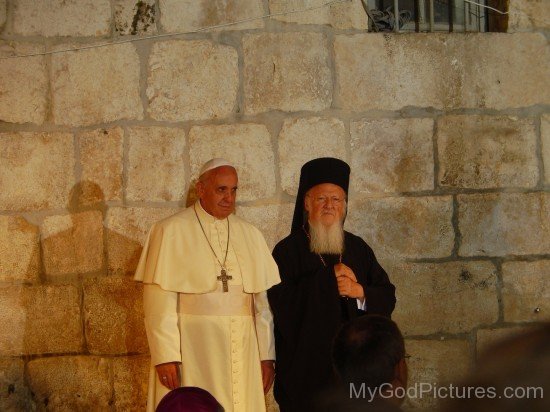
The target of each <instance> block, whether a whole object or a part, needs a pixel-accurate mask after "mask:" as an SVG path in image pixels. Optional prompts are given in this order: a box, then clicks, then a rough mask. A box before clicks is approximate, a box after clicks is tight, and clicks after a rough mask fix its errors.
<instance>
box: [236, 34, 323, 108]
mask: <svg viewBox="0 0 550 412" xmlns="http://www.w3.org/2000/svg"><path fill="white" fill-rule="evenodd" d="M243 53H244V69H243V71H244V104H245V112H246V113H250V114H254V113H260V112H266V111H269V110H284V111H290V112H295V111H300V110H323V109H326V108H328V107H330V104H331V101H332V76H331V71H330V68H329V51H328V45H327V39H326V37H325V36H324V35H323V34H320V33H311V32H301V33H262V34H250V35H245V36H244V37H243Z"/></svg>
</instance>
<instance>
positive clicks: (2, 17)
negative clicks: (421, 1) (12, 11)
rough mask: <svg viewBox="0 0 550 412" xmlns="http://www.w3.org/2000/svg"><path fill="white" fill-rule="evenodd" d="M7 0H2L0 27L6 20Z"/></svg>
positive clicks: (0, 1)
mask: <svg viewBox="0 0 550 412" xmlns="http://www.w3.org/2000/svg"><path fill="white" fill-rule="evenodd" d="M6 11H7V10H6V0H0V28H2V26H3V25H4V23H5V22H6Z"/></svg>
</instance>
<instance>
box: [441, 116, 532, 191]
mask: <svg viewBox="0 0 550 412" xmlns="http://www.w3.org/2000/svg"><path fill="white" fill-rule="evenodd" d="M536 146H537V136H536V132H535V125H534V122H533V120H532V119H517V118H513V117H507V116H494V117H493V116H447V117H444V118H442V119H441V120H440V121H439V123H438V127H437V149H438V156H439V176H438V180H439V183H440V184H441V185H442V186H450V187H463V188H472V189H483V188H495V187H510V186H512V187H533V186H535V185H536V184H537V182H538V177H539V170H538V160H537V147H536Z"/></svg>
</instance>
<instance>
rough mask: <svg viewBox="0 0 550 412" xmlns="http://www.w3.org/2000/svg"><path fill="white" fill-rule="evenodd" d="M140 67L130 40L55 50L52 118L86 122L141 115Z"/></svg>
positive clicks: (68, 122)
mask: <svg viewBox="0 0 550 412" xmlns="http://www.w3.org/2000/svg"><path fill="white" fill-rule="evenodd" d="M59 47H61V48H66V47H67V46H66V45H65V46H59ZM139 70H140V64H139V58H138V55H137V53H136V49H135V47H134V46H133V45H132V44H118V45H113V46H106V47H98V48H94V49H89V50H81V51H78V52H64V53H59V54H54V55H53V56H52V69H51V72H52V75H51V77H52V95H53V117H54V122H55V123H56V124H62V125H71V126H86V125H92V124H98V123H107V122H113V121H115V120H122V119H142V118H143V106H142V104H141V98H140V95H139Z"/></svg>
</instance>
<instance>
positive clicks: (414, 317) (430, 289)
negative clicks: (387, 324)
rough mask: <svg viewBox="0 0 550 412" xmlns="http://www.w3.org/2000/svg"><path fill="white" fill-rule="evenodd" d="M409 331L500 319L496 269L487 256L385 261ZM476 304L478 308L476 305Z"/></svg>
mask: <svg viewBox="0 0 550 412" xmlns="http://www.w3.org/2000/svg"><path fill="white" fill-rule="evenodd" d="M385 269H386V271H387V272H388V274H389V276H390V279H391V281H392V283H393V284H394V285H395V288H396V297H397V301H398V302H399V304H398V305H397V306H396V309H395V311H394V313H393V316H392V318H393V319H394V320H395V322H397V324H398V325H400V327H401V331H402V332H403V333H404V334H405V335H429V334H432V333H445V332H448V333H464V332H469V331H471V330H472V329H473V328H475V327H477V326H480V325H490V324H492V323H494V322H496V321H497V320H498V298H497V291H496V282H497V278H496V269H495V267H494V265H493V264H492V263H490V262H486V261H477V262H447V263H402V264H397V265H395V266H386V267H385ZM472 308H475V310H472Z"/></svg>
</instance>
